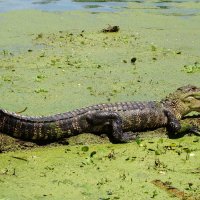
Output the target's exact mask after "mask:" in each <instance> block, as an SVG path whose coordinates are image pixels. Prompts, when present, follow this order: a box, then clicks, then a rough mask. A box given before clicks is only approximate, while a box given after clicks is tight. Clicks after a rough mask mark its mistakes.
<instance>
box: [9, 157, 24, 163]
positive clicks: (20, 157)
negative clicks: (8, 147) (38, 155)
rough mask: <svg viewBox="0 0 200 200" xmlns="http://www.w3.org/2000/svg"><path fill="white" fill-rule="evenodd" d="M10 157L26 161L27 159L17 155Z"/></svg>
mask: <svg viewBox="0 0 200 200" xmlns="http://www.w3.org/2000/svg"><path fill="white" fill-rule="evenodd" d="M11 157H12V158H15V159H18V160H23V161H26V162H28V160H27V159H26V158H21V157H18V156H11Z"/></svg>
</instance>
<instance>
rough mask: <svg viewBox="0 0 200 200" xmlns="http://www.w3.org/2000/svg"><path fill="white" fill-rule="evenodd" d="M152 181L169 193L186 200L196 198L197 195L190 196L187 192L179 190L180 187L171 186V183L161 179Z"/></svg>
mask: <svg viewBox="0 0 200 200" xmlns="http://www.w3.org/2000/svg"><path fill="white" fill-rule="evenodd" d="M151 183H153V184H154V185H155V186H157V187H158V188H161V189H163V190H165V191H167V192H168V193H169V194H171V195H173V196H175V197H177V198H179V199H184V200H195V199H196V198H195V197H192V196H189V195H188V194H187V193H185V192H183V191H181V190H179V189H178V188H175V187H173V186H171V185H170V184H169V183H164V182H162V181H161V180H153V181H152V182H151Z"/></svg>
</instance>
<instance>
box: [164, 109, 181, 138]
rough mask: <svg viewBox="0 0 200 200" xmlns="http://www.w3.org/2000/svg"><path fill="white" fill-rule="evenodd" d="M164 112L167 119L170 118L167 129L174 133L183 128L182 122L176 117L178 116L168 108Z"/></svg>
mask: <svg viewBox="0 0 200 200" xmlns="http://www.w3.org/2000/svg"><path fill="white" fill-rule="evenodd" d="M164 113H165V115H166V116H167V119H168V123H167V131H168V132H169V133H172V134H173V133H176V132H178V131H180V130H181V124H180V122H179V121H178V119H176V116H175V115H173V114H172V113H171V112H170V111H168V110H165V111H164Z"/></svg>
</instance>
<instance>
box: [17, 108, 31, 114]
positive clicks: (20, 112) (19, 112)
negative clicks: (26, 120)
mask: <svg viewBox="0 0 200 200" xmlns="http://www.w3.org/2000/svg"><path fill="white" fill-rule="evenodd" d="M27 109H28V107H25V108H24V109H23V110H21V111H18V112H16V113H17V114H20V113H23V112H25V111H26V110H27Z"/></svg>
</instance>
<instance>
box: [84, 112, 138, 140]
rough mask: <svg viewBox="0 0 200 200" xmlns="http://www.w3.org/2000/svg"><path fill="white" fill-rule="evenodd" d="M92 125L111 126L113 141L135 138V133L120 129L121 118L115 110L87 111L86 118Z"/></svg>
mask: <svg viewBox="0 0 200 200" xmlns="http://www.w3.org/2000/svg"><path fill="white" fill-rule="evenodd" d="M86 120H87V121H88V123H89V124H91V125H92V126H95V125H96V126H97V125H98V126H101V125H102V127H103V126H105V125H109V126H111V128H112V139H113V140H114V142H128V141H130V140H132V139H135V138H136V136H137V135H136V134H134V133H129V132H123V130H122V118H121V117H120V115H119V114H118V113H116V112H110V111H95V112H92V113H89V114H88V116H87V119H86Z"/></svg>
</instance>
